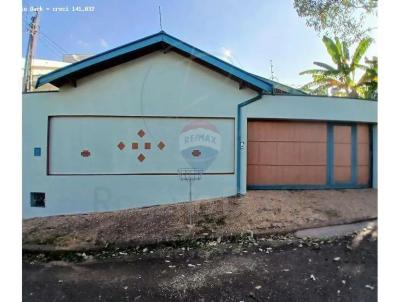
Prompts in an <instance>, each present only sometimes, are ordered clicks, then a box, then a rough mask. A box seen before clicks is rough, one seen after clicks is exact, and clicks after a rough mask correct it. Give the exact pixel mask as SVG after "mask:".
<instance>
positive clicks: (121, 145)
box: [117, 142, 125, 150]
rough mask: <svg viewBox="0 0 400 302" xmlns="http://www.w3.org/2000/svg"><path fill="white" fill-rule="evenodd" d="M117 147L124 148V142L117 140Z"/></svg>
mask: <svg viewBox="0 0 400 302" xmlns="http://www.w3.org/2000/svg"><path fill="white" fill-rule="evenodd" d="M117 147H118V148H119V150H122V149H124V148H125V144H124V143H123V142H119V144H118V145H117Z"/></svg>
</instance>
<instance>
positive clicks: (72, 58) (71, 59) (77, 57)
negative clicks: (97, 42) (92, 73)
mask: <svg viewBox="0 0 400 302" xmlns="http://www.w3.org/2000/svg"><path fill="white" fill-rule="evenodd" d="M91 56H92V55H90V54H67V55H64V56H63V61H64V62H67V63H76V62H79V61H82V60H85V59H87V58H90V57H91Z"/></svg>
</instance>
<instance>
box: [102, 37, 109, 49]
mask: <svg viewBox="0 0 400 302" xmlns="http://www.w3.org/2000/svg"><path fill="white" fill-rule="evenodd" d="M100 45H101V47H103V48H108V43H107V41H106V40H105V39H103V38H100Z"/></svg>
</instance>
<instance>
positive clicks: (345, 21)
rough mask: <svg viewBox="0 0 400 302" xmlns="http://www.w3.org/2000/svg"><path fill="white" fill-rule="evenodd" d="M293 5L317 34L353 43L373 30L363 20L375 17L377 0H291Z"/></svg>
mask: <svg viewBox="0 0 400 302" xmlns="http://www.w3.org/2000/svg"><path fill="white" fill-rule="evenodd" d="M293 6H294V8H295V9H296V11H297V14H298V15H299V17H301V18H305V20H306V24H307V26H309V27H311V28H313V29H314V30H315V31H317V32H318V33H321V34H323V35H326V36H331V37H338V38H339V39H340V40H341V41H346V42H347V43H349V44H353V43H355V42H359V41H361V40H362V39H363V38H365V37H367V36H368V34H369V33H370V31H371V30H372V29H374V28H370V27H367V26H366V22H365V20H366V18H367V17H368V16H376V14H377V6H378V0H293Z"/></svg>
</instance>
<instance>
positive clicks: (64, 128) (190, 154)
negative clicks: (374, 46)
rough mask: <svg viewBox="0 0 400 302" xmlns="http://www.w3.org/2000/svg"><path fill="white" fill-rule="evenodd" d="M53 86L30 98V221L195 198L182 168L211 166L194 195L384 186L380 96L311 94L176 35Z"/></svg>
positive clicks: (26, 134)
mask: <svg viewBox="0 0 400 302" xmlns="http://www.w3.org/2000/svg"><path fill="white" fill-rule="evenodd" d="M47 84H52V85H54V86H56V87H59V89H60V90H59V92H49V93H28V94H24V96H23V200H22V202H23V216H24V217H33V216H46V215H56V214H71V213H85V212H95V211H109V210H117V209H125V208H133V207H142V206H149V205H155V204H167V203H174V202H179V201H185V200H187V194H188V184H187V183H185V182H182V181H180V179H179V177H178V172H177V170H178V169H179V168H196V169H201V170H203V177H202V179H201V180H200V181H197V182H195V183H194V186H193V198H194V199H203V198H214V197H222V196H232V195H236V194H246V191H247V190H248V189H322V188H330V189H336V188H367V187H371V186H372V187H376V183H377V174H376V169H377V161H376V142H377V103H376V102H374V101H367V100H357V99H347V98H346V99H345V98H334V97H316V96H308V95H306V94H304V93H303V92H301V91H299V90H296V89H293V88H290V87H288V86H285V85H281V84H279V83H276V82H272V81H269V80H267V79H264V78H260V77H258V76H255V75H252V74H250V73H248V72H246V71H243V70H241V69H239V68H237V67H235V66H233V65H231V64H229V63H227V62H225V61H223V60H220V59H218V58H216V57H214V56H212V55H209V54H207V53H205V52H203V51H201V50H199V49H198V48H195V47H193V46H191V45H189V44H187V43H185V42H183V41H181V40H178V39H176V38H174V37H172V36H170V35H168V34H166V33H164V32H160V33H158V34H155V35H152V36H149V37H146V38H143V39H141V40H138V41H135V42H132V43H129V44H126V45H123V46H121V47H118V48H115V49H112V50H109V51H106V52H104V53H101V54H98V55H95V56H93V57H90V58H88V59H86V60H83V61H80V62H77V63H74V64H71V65H69V66H66V67H64V68H62V69H59V70H57V71H54V72H52V73H50V74H47V75H44V76H42V77H40V78H39V80H38V82H37V85H38V87H42V86H43V85H47ZM276 89H279V95H276V94H275V92H276ZM282 94H283V95H282Z"/></svg>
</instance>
